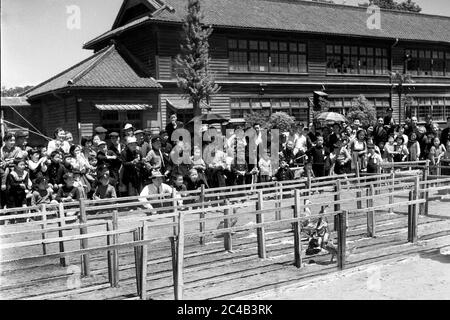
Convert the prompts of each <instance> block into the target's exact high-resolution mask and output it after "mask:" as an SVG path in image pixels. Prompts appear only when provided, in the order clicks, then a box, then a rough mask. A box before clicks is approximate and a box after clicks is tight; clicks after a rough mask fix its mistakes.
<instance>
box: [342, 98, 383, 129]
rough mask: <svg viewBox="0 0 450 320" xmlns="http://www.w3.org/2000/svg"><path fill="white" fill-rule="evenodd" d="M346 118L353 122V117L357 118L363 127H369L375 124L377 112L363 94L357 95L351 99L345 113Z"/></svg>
mask: <svg viewBox="0 0 450 320" xmlns="http://www.w3.org/2000/svg"><path fill="white" fill-rule="evenodd" d="M347 119H348V120H349V121H350V122H353V121H354V120H355V119H359V120H360V121H361V124H362V126H363V127H366V128H367V127H369V126H372V125H375V123H376V121H377V112H376V110H375V107H374V106H373V105H372V104H370V102H369V101H368V100H367V99H366V97H365V96H364V95H362V94H361V95H359V96H358V97H357V98H355V99H353V101H352V106H351V107H350V110H349V112H348V113H347Z"/></svg>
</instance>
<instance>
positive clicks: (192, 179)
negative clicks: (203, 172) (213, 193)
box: [186, 169, 208, 191]
mask: <svg viewBox="0 0 450 320" xmlns="http://www.w3.org/2000/svg"><path fill="white" fill-rule="evenodd" d="M202 185H204V186H205V188H208V183H207V182H206V180H205V179H204V178H202V177H200V175H199V174H198V172H197V169H191V170H189V179H188V180H187V185H186V188H187V190H188V191H191V190H200V188H201V186H202Z"/></svg>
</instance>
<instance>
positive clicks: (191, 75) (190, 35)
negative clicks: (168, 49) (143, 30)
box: [175, 0, 220, 116]
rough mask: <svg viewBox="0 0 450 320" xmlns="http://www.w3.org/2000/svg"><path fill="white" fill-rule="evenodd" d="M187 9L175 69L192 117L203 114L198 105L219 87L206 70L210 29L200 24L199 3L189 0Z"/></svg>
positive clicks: (198, 1)
mask: <svg viewBox="0 0 450 320" xmlns="http://www.w3.org/2000/svg"><path fill="white" fill-rule="evenodd" d="M187 10H188V14H187V16H186V18H185V21H184V24H183V31H184V39H183V41H182V44H181V54H179V55H178V56H177V58H176V60H175V64H176V67H177V69H178V74H177V78H178V86H179V87H180V88H181V89H182V90H183V92H184V96H185V98H187V99H189V102H190V103H192V105H193V106H194V116H198V115H200V114H201V113H202V107H201V102H202V101H205V102H207V103H208V102H209V99H210V97H211V96H212V95H214V94H216V93H217V92H219V90H220V87H219V86H218V85H217V84H216V83H215V81H214V76H213V74H212V73H211V71H210V70H209V63H210V57H209V43H208V39H209V37H210V35H211V34H212V32H213V29H212V28H211V27H210V26H209V27H206V26H205V25H204V24H203V23H202V20H203V18H204V17H203V14H202V13H201V8H200V0H189V2H188V7H187Z"/></svg>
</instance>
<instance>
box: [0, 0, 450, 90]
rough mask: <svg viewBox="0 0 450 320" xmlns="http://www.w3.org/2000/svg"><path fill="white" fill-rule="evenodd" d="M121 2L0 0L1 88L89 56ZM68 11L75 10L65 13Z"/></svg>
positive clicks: (430, 9) (443, 0) (436, 0)
mask: <svg viewBox="0 0 450 320" xmlns="http://www.w3.org/2000/svg"><path fill="white" fill-rule="evenodd" d="M243 1H245V0H243ZM168 2H170V0H168ZM335 2H336V3H343V0H335ZM358 2H364V1H363V0H347V1H346V4H350V5H355V4H357V3H358ZM415 2H416V3H418V4H419V5H420V6H421V7H422V8H423V13H429V14H439V15H445V16H450V0H415ZM121 3H122V0H1V24H2V25H1V27H2V28H1V36H2V37H1V73H2V77H1V84H2V86H6V87H14V86H25V85H36V84H38V83H40V82H42V81H45V80H47V79H48V78H50V77H52V76H54V75H56V74H57V73H59V72H61V71H63V70H64V69H66V68H68V67H70V66H72V65H74V64H75V63H77V62H79V61H81V60H83V59H85V58H86V57H88V56H89V55H91V51H88V50H83V49H82V48H81V47H82V45H83V43H84V42H87V41H89V40H91V39H93V38H95V37H96V36H98V35H100V34H101V33H103V32H105V31H107V30H109V29H111V26H112V24H113V22H114V18H115V17H116V14H117V12H118V11H119V8H120V5H121ZM73 6H77V7H78V8H79V9H80V13H81V15H80V22H81V23H80V25H79V28H78V25H77V21H76V20H73V19H70V17H72V16H73V14H74V13H75V11H76V8H75V7H73ZM68 7H69V9H70V10H75V11H70V13H68V12H67V11H68ZM74 8H75V9H74ZM68 22H69V26H68Z"/></svg>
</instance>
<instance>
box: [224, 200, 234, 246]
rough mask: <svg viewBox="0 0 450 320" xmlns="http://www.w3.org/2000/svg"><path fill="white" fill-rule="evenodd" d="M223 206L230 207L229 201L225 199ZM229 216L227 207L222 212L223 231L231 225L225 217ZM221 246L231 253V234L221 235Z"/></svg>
mask: <svg viewBox="0 0 450 320" xmlns="http://www.w3.org/2000/svg"><path fill="white" fill-rule="evenodd" d="M225 205H226V206H229V205H230V200H228V199H226V200H225ZM229 214H230V209H229V208H228V207H227V208H226V209H225V210H224V211H223V215H224V220H223V227H224V228H225V229H227V228H230V227H231V223H230V219H229V218H227V216H228V215H229ZM223 246H224V248H225V250H226V251H231V250H233V242H232V237H231V232H227V233H225V234H224V235H223Z"/></svg>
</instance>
